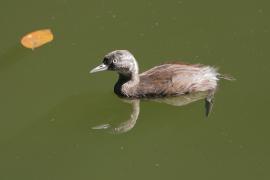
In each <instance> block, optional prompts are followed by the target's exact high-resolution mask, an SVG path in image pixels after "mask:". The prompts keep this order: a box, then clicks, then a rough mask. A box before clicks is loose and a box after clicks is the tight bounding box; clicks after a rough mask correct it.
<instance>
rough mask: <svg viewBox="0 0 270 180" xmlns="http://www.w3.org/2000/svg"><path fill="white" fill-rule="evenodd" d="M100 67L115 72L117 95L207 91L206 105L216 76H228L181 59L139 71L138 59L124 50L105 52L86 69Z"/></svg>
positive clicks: (97, 68) (209, 99)
mask: <svg viewBox="0 0 270 180" xmlns="http://www.w3.org/2000/svg"><path fill="white" fill-rule="evenodd" d="M104 70H111V71H116V72H118V74H119V78H118V81H117V82H116V84H115V86H114V92H115V93H116V94H117V95H118V96H120V97H127V98H160V97H171V96H179V95H184V94H189V93H196V92H208V96H207V98H206V106H209V109H210V108H211V106H210V105H211V104H212V98H213V95H214V92H215V90H216V88H217V82H218V80H219V79H220V78H225V79H230V78H227V77H225V76H222V75H221V74H220V73H218V72H217V69H216V68H214V67H211V66H206V65H201V64H185V63H181V62H174V63H165V64H161V65H159V66H155V67H153V68H151V69H149V70H147V71H145V72H143V73H141V74H139V67H138V63H137V61H136V59H135V58H134V56H133V55H132V54H131V53H130V52H129V51H127V50H116V51H112V52H110V53H108V54H107V55H105V57H104V59H103V63H102V64H101V65H99V66H97V67H96V68H94V69H92V70H91V71H90V73H94V72H99V71H104ZM207 103H208V104H207Z"/></svg>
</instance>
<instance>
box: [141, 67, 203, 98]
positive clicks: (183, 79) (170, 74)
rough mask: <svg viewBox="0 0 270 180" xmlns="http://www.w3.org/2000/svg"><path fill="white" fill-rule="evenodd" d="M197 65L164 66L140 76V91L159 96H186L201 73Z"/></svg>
mask: <svg viewBox="0 0 270 180" xmlns="http://www.w3.org/2000/svg"><path fill="white" fill-rule="evenodd" d="M199 69H200V68H199V66H197V65H185V64H163V65H160V66H156V67H154V68H152V69H150V70H148V71H146V72H144V73H142V74H140V86H139V91H142V92H144V94H149V95H150V96H151V94H152V95H157V96H173V95H180V94H185V93H187V92H188V91H189V87H190V86H191V85H192V83H194V78H195V75H196V74H197V73H198V71H199Z"/></svg>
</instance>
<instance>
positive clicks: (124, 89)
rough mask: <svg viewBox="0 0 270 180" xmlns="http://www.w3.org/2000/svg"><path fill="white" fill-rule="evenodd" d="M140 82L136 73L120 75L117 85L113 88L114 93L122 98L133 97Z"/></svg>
mask: <svg viewBox="0 0 270 180" xmlns="http://www.w3.org/2000/svg"><path fill="white" fill-rule="evenodd" d="M139 82H140V77H139V74H138V73H131V74H120V73H119V78H118V81H117V83H116V84H115V86H114V92H115V93H116V94H117V95H119V96H122V97H134V96H135V95H136V90H137V86H138V84H139Z"/></svg>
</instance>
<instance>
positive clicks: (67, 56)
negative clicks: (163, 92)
mask: <svg viewBox="0 0 270 180" xmlns="http://www.w3.org/2000/svg"><path fill="white" fill-rule="evenodd" d="M269 5H270V4H269V2H268V1H263V0H258V1H251V0H248V1H240V0H236V1H222V2H220V1H213V0H212V1H211V0H206V1H199V0H192V1H185V0H183V1H179V0H178V1H175V0H172V1H161V0H159V1H153V0H152V1H149V0H146V1H130V2H128V1H123V0H118V1H104V0H103V1H97V0H92V1H70V0H56V1H52V0H47V1H30V0H26V1H7V0H2V2H1V7H0V10H1V11H0V22H1V43H0V84H1V90H0V99H1V101H0V112H1V113H0V159H1V161H0V179H1V180H16V179H20V180H24V179H25V180H36V179H38V180H43V179H44V180H45V179H46V180H48V179H49V180H54V179H55V180H59V179H65V180H69V179H70V180H73V179H78V180H80V179H117V180H119V179H205V180H210V179H213V180H216V179H219V180H222V179H224V180H227V179H245V180H249V179H250V180H253V179H260V180H261V179H269V178H270V173H269V168H270V156H269V152H270V144H269V138H270V132H269V126H270V121H269V119H268V118H269V110H268V109H269V100H270V98H269V95H268V92H269V87H270V85H269V83H268V81H269V80H268V79H269V75H270V73H269V65H270V61H269V58H270V55H269V40H270V36H269V33H270V32H269V31H270V24H269V18H270V16H269V15H270V14H269V12H270V11H269ZM44 28H51V29H52V32H53V33H54V41H53V42H51V43H49V44H46V45H44V46H42V47H40V48H37V49H35V50H33V51H32V50H30V49H25V48H23V47H22V46H21V45H20V38H21V37H22V36H23V35H25V34H26V33H28V32H31V31H34V30H37V29H44ZM115 49H128V50H130V51H131V52H132V53H133V54H134V56H135V57H136V59H137V60H138V62H139V66H140V70H141V71H144V70H147V69H148V68H151V67H153V66H155V65H157V64H161V63H162V62H166V61H170V60H181V61H186V62H189V63H202V64H208V65H213V66H216V67H219V69H220V72H222V73H227V74H231V75H233V76H234V77H235V78H236V79H237V80H236V81H233V82H230V81H220V86H219V89H218V92H217V93H216V95H215V104H214V107H213V111H212V113H211V114H210V116H209V117H208V118H206V117H205V116H204V102H203V100H199V101H196V102H193V103H190V104H188V105H185V106H171V105H168V104H166V103H160V102H155V101H141V102H125V101H122V100H121V99H119V98H118V97H117V96H116V95H114V93H113V86H114V83H115V81H116V79H117V74H116V73H112V72H103V73H98V74H93V75H92V74H89V70H90V69H92V68H93V67H95V66H96V65H98V64H99V63H100V62H101V60H102V58H103V56H104V55H105V54H106V53H108V52H110V51H112V50H115ZM134 103H135V105H136V104H137V105H139V109H136V107H138V106H133V104H134ZM132 113H133V114H132ZM117 128H118V129H117ZM115 129H117V130H119V129H120V130H119V131H117V132H116V131H113V130H115Z"/></svg>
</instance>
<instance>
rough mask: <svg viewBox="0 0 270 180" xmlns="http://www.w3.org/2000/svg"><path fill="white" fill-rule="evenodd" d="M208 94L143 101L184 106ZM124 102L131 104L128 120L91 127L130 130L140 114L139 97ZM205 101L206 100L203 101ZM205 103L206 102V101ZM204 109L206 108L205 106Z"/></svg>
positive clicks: (115, 132) (119, 131) (201, 93)
mask: <svg viewBox="0 0 270 180" xmlns="http://www.w3.org/2000/svg"><path fill="white" fill-rule="evenodd" d="M207 96H208V93H207V92H199V93H193V94H187V95H183V96H177V97H168V98H157V99H146V100H145V99H144V101H155V102H161V103H166V104H169V105H173V106H184V105H187V104H189V103H192V102H195V101H198V100H200V99H205V98H206V97H207ZM123 101H124V102H126V103H129V104H131V105H132V112H131V114H130V117H129V119H128V120H126V121H124V122H122V123H120V124H118V125H117V126H112V125H110V124H101V125H98V126H94V127H92V129H95V130H102V129H103V130H104V129H106V130H109V132H111V133H114V134H121V133H125V132H128V131H130V130H131V129H132V128H133V127H134V126H135V124H136V121H137V119H138V117H139V114H140V99H123ZM205 102H206V101H205ZM206 103H207V102H206ZM206 111H208V108H207V107H206Z"/></svg>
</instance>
